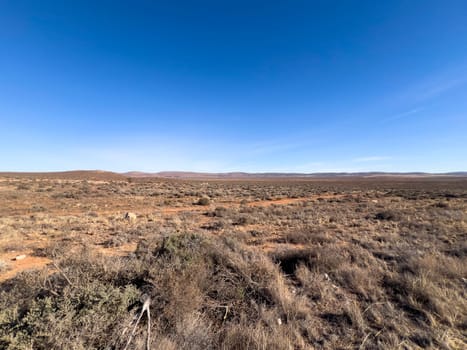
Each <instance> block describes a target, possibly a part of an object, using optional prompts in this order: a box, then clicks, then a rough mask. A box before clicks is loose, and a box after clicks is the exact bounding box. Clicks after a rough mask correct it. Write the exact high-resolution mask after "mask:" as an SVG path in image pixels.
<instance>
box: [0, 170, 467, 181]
mask: <svg viewBox="0 0 467 350" xmlns="http://www.w3.org/2000/svg"><path fill="white" fill-rule="evenodd" d="M0 177H12V178H13V177H14V178H18V177H34V178H44V179H46V178H47V179H69V180H94V181H126V180H127V179H128V178H164V179H184V180H254V179H266V180H268V179H269V180H274V179H284V180H292V179H344V178H384V177H386V178H439V177H459V178H462V177H465V178H467V171H458V172H450V173H437V174H434V173H423V172H410V173H385V172H360V173H345V172H342V173H309V174H306V173H245V172H230V173H201V172H199V173H198V172H189V171H161V172H156V173H146V172H140V171H130V172H126V173H115V172H111V171H102V170H72V171H60V172H0Z"/></svg>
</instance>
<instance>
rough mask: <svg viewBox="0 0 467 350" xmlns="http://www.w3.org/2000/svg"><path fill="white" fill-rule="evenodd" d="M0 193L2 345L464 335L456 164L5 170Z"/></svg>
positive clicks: (185, 344)
mask: <svg viewBox="0 0 467 350" xmlns="http://www.w3.org/2000/svg"><path fill="white" fill-rule="evenodd" d="M0 203H1V206H0V283H1V284H0V348H1V349H144V348H146V347H147V346H149V347H150V348H151V349H466V348H467V302H466V300H467V179H466V178H465V177H433V178H431V177H430V178H418V177H414V178H410V177H370V178H363V177H350V178H344V177H337V178H329V179H248V180H235V179H228V180H215V179H209V180H203V179H197V180H174V179H161V178H144V177H141V178H128V177H125V176H123V175H119V174H112V173H105V172H101V173H99V172H74V173H67V174H49V175H47V174H22V175H20V174H3V175H2V176H1V177H0ZM144 301H149V310H150V315H151V322H150V323H149V319H148V317H147V313H146V314H144V315H143V317H142V319H141V320H140V323H139V324H138V325H137V326H136V327H135V324H136V318H137V317H138V316H139V314H140V312H141V310H142V307H143V303H144ZM133 329H134V330H135V332H134V334H132V330H133ZM149 333H150V337H149V336H148V335H149Z"/></svg>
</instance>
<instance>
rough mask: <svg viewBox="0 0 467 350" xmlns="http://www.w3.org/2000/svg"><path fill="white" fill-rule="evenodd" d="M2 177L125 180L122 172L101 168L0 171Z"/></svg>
mask: <svg viewBox="0 0 467 350" xmlns="http://www.w3.org/2000/svg"><path fill="white" fill-rule="evenodd" d="M0 176H2V177H16V178H17V177H34V178H41V179H67V180H95V181H126V180H127V177H126V176H125V175H122V174H118V173H114V172H111V171H103V170H71V171H55V172H0Z"/></svg>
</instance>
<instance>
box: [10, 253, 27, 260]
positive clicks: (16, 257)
mask: <svg viewBox="0 0 467 350" xmlns="http://www.w3.org/2000/svg"><path fill="white" fill-rule="evenodd" d="M25 258H26V255H24V254H21V255H17V256H15V258H14V259H13V260H23V259H25Z"/></svg>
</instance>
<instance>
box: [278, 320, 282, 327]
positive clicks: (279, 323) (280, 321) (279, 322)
mask: <svg viewBox="0 0 467 350" xmlns="http://www.w3.org/2000/svg"><path fill="white" fill-rule="evenodd" d="M277 324H278V325H279V326H280V325H281V324H282V320H281V319H280V318H278V319H277Z"/></svg>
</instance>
